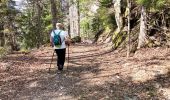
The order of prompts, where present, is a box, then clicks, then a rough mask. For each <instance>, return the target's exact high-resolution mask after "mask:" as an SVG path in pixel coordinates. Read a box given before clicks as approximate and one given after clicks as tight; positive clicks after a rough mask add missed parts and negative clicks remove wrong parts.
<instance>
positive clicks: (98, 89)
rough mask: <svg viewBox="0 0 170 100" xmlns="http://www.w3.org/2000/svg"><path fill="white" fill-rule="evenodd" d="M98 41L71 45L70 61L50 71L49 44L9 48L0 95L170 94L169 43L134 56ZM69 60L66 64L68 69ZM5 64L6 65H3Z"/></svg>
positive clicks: (126, 98)
mask: <svg viewBox="0 0 170 100" xmlns="http://www.w3.org/2000/svg"><path fill="white" fill-rule="evenodd" d="M102 48H105V47H104V46H102V45H98V46H96V45H89V46H85V45H80V44H79V45H74V46H71V48H70V59H69V64H68V62H67V57H66V64H65V68H64V71H63V72H62V73H58V74H56V73H57V72H58V71H57V70H56V58H55V59H54V60H53V63H52V68H51V72H50V73H48V68H49V65H50V62H51V56H52V49H51V48H49V47H43V48H41V49H40V50H34V51H32V52H30V53H29V54H11V55H8V56H7V57H6V58H3V59H1V62H0V91H1V93H0V98H2V100H3V99H4V100H7V99H15V100H23V99H24V100H25V99H31V100H34V99H45V100H56V99H57V100H63V99H69V100H77V99H86V100H96V99H97V100H99V99H100V100H108V99H109V100H117V99H118V100H150V99H157V100H168V99H170V94H169V93H170V54H169V51H170V49H164V48H157V49H141V50H138V51H137V52H136V53H135V55H134V56H133V57H130V58H128V59H127V58H126V52H125V51H124V50H120V51H113V52H111V51H110V48H105V49H102ZM67 65H69V66H68V70H67ZM6 69H8V70H6Z"/></svg>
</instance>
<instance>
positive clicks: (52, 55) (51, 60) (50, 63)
mask: <svg viewBox="0 0 170 100" xmlns="http://www.w3.org/2000/svg"><path fill="white" fill-rule="evenodd" d="M53 57H54V52H53V55H52V58H51V63H50V67H49V70H48V72H50V69H51V65H52V62H53Z"/></svg>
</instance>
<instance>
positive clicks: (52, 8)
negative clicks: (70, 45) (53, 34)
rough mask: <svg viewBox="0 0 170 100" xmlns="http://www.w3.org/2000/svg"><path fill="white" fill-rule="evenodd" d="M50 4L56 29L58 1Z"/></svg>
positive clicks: (53, 0) (51, 1)
mask: <svg viewBox="0 0 170 100" xmlns="http://www.w3.org/2000/svg"><path fill="white" fill-rule="evenodd" d="M50 3H51V14H52V24H53V29H56V22H57V7H56V1H55V0H50Z"/></svg>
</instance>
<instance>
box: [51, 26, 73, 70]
mask: <svg viewBox="0 0 170 100" xmlns="http://www.w3.org/2000/svg"><path fill="white" fill-rule="evenodd" d="M56 35H58V36H59V38H57V39H58V41H59V42H61V43H60V44H59V45H55V41H56V39H55V38H56ZM69 40H70V39H69V36H68V33H67V32H66V31H64V25H63V24H61V23H56V29H55V30H52V32H51V34H50V42H51V45H52V47H53V48H54V49H55V52H56V55H57V58H58V59H57V66H58V70H60V71H61V70H63V67H64V63H65V56H66V45H69V44H70V42H69Z"/></svg>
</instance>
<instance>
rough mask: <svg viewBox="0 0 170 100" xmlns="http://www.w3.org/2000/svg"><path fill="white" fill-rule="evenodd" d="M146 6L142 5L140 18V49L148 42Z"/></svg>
mask: <svg viewBox="0 0 170 100" xmlns="http://www.w3.org/2000/svg"><path fill="white" fill-rule="evenodd" d="M146 17H147V16H146V8H145V7H144V6H142V10H141V19H140V33H139V37H138V40H139V41H138V47H137V48H138V49H139V48H141V47H143V46H145V43H146V33H147V26H146V20H147V19H146Z"/></svg>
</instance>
